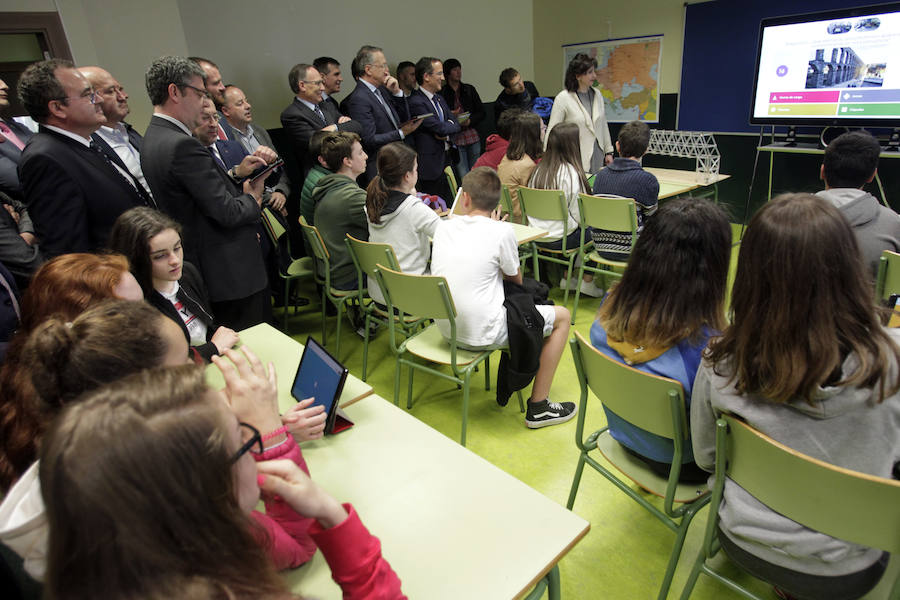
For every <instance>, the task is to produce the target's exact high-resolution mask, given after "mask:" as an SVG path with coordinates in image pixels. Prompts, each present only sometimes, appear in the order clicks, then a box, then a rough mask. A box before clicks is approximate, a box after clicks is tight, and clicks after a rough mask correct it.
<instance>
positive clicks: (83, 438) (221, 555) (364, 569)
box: [41, 351, 404, 599]
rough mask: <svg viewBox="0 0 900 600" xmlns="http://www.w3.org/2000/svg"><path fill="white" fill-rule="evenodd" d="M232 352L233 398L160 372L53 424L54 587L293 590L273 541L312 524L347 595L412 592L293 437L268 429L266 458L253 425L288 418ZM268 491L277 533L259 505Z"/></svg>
mask: <svg viewBox="0 0 900 600" xmlns="http://www.w3.org/2000/svg"><path fill="white" fill-rule="evenodd" d="M226 356H227V357H228V359H229V360H231V361H232V362H231V363H229V362H228V361H226V360H225V359H223V358H221V357H216V358H215V359H214V362H215V363H216V364H217V365H218V366H219V367H220V368H221V369H222V372H223V375H224V377H225V381H226V388H225V390H224V393H223V392H218V391H214V390H211V389H210V388H208V387H207V386H206V384H205V382H204V377H203V372H202V371H201V370H198V369H197V368H196V367H179V368H175V369H151V370H147V371H143V372H141V373H139V374H136V375H133V376H131V377H128V378H126V379H123V380H121V381H119V382H117V383H115V384H113V385H110V386H107V387H106V388H103V389H101V390H98V391H96V392H95V393H93V394H91V395H90V396H88V397H86V398H85V399H84V400H83V401H82V402H80V403H79V404H77V405H75V406H72V407H71V408H70V409H68V410H67V411H66V412H65V413H64V414H63V415H62V416H61V418H60V419H59V420H58V421H57V422H56V423H55V425H54V427H53V428H52V430H51V431H50V432H49V434H48V436H47V440H46V443H45V444H44V446H43V448H42V465H43V466H42V469H41V484H42V487H43V489H44V498H45V501H46V502H47V518H48V522H49V525H50V547H49V554H48V572H47V580H46V585H47V588H48V589H47V591H48V593H49V595H50V596H51V597H66V598H72V599H79V598H85V599H86V598H93V597H96V594H97V590H98V589H102V590H103V593H104V595H105V596H107V597H114V598H121V597H135V598H137V597H140V598H166V597H204V598H206V597H223V598H288V597H292V596H291V594H290V592H289V591H288V590H287V588H286V586H285V583H284V581H282V580H281V579H280V578H279V577H278V575H277V573H276V567H277V566H278V565H277V563H276V562H275V561H273V560H272V559H273V551H272V550H273V547H274V548H275V549H276V550H277V548H278V547H279V545H280V544H282V543H286V540H285V539H283V538H282V533H284V532H291V533H295V532H296V531H298V530H302V531H303V534H304V535H309V536H310V537H311V538H312V539H313V540H314V541H315V543H316V544H317V545H318V547H319V548H320V549H321V550H322V552H323V554H324V556H325V559H326V561H327V562H328V563H329V565H330V566H331V569H332V575H333V578H334V579H335V581H336V582H337V583H338V584H339V585H341V587H342V589H343V592H344V598H350V599H353V598H371V597H376V596H377V597H379V598H403V597H404V596H403V594H402V592H401V591H400V581H399V579H398V578H397V576H396V574H395V573H394V572H393V571H392V570H391V568H390V566H389V565H388V563H387V562H386V561H385V560H384V559H383V558H382V557H381V553H380V543H379V542H378V540H377V538H375V537H373V536H371V535H370V534H369V533H368V531H367V530H366V529H365V527H364V526H363V525H362V523H361V522H360V520H359V517H358V515H357V514H356V512H355V511H354V510H353V507H352V506H350V505H349V504H345V505H341V504H339V503H337V502H336V501H335V500H334V499H333V498H331V497H330V496H329V495H328V494H327V493H325V492H324V491H322V490H321V488H319V487H318V486H317V485H316V484H315V483H313V482H312V481H311V480H310V479H309V477H308V475H307V474H306V473H305V472H304V469H302V468H301V467H300V466H298V465H297V464H296V463H295V462H294V461H292V460H290V458H289V457H290V456H291V455H292V452H291V449H290V448H291V439H292V438H291V437H290V436H287V437H284V436H283V433H279V434H276V435H274V436H270V434H269V433H263V434H262V435H261V436H259V440H260V441H262V442H263V445H264V449H263V451H262V453H261V454H260V453H259V450H260V446H259V442H258V441H257V436H256V434H255V433H254V431H253V428H255V429H258V430H259V431H262V432H265V431H267V428H268V427H271V426H272V425H275V424H276V422H277V420H278V416H277V410H275V409H274V405H275V403H276V399H275V383H274V374H273V371H272V369H271V367H270V368H269V371H268V372H267V371H266V370H265V369H264V368H263V366H262V365H261V364H260V363H259V360H258V359H256V358H255V357H254V356H253V355H252V354H248V358H246V359H245V358H243V357H241V356H240V355H238V354H237V353H235V352H234V351H228V352H227V353H226ZM242 423H246V424H250V425H252V426H253V428H250V427H246V426H244V425H242ZM285 457H287V458H288V459H287V460H285V459H284V458H285ZM256 461H260V462H256ZM136 473H139V474H140V476H138V477H135V476H134V475H135V474H136ZM260 494H262V497H263V499H264V500H265V502H266V515H267V516H269V517H270V519H271V520H272V521H277V522H278V523H279V524H280V526H282V527H283V529H282V531H281V533H279V532H275V533H274V535H273V530H272V529H271V528H270V527H268V526H267V525H266V524H265V523H263V522H262V521H261V520H260V519H259V518H257V513H252V509H253V508H254V507H255V506H256V504H257V502H258V499H259V497H260ZM300 515H305V517H300ZM306 518H311V519H312V523H311V524H310V525H309V526H308V528H305V529H304V528H303V526H304V525H305V523H304V519H306Z"/></svg>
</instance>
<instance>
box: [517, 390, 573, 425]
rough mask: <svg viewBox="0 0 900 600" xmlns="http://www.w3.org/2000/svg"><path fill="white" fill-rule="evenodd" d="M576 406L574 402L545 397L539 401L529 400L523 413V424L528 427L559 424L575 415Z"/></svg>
mask: <svg viewBox="0 0 900 600" xmlns="http://www.w3.org/2000/svg"><path fill="white" fill-rule="evenodd" d="M576 412H578V407H577V406H575V403H574V402H550V399H549V398H545V399H544V400H541V401H540V402H529V403H528V411H527V412H526V413H525V424H526V425H527V426H528V427H529V428H530V429H538V428H539V427H547V426H548V425H559V424H560V423H565V422H566V421H568V420H569V419H571V418H572V417H574V416H575V413H576Z"/></svg>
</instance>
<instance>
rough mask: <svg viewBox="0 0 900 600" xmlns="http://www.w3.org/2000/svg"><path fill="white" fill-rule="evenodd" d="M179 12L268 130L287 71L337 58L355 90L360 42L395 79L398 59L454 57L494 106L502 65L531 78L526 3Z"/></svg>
mask: <svg viewBox="0 0 900 600" xmlns="http://www.w3.org/2000/svg"><path fill="white" fill-rule="evenodd" d="M178 6H179V9H180V12H181V21H182V23H183V24H184V33H185V37H186V39H187V44H188V50H189V52H190V53H191V54H194V55H199V56H203V57H206V58H209V59H211V60H213V61H215V62H216V63H217V64H218V65H219V67H220V68H221V70H222V75H223V77H224V79H225V82H226V83H234V84H236V85H238V86H240V87H241V88H242V89H243V90H244V92H245V93H246V94H247V96H248V97H249V99H250V102H251V103H252V104H253V110H254V119H255V120H257V121H259V122H261V123H262V124H263V125H265V126H266V127H270V128H271V127H277V126H279V121H278V115H279V114H280V113H281V111H282V110H283V109H284V107H285V106H287V105H288V104H289V103H290V102H291V99H292V97H293V94H292V93H291V91H290V88H288V84H287V74H288V71H289V70H290V69H291V67H292V66H294V65H295V64H297V63H299V62H306V63H311V62H312V61H313V60H314V59H315V58H317V57H319V56H323V55H324V56H332V57H334V58H336V59H337V60H338V61H340V62H341V66H342V71H343V73H344V84H343V88H342V90H341V93H340V94H338V96H337V97H338V99H340V98H342V97H343V96H344V95H346V94H347V93H349V92H350V91H351V90H352V89H353V85H354V82H353V78H352V77H351V76H350V61H351V60H353V56H354V55H355V54H356V51H357V50H358V49H359V47H360V46H361V45H363V44H372V45H375V46H380V47H382V48H384V51H385V55H386V56H387V60H388V63H390V65H391V69H392V72H393V68H394V66H396V64H397V63H398V62H400V61H402V60H411V61H413V62H415V61H416V60H417V59H418V58H419V57H421V56H423V55H431V56H436V57H438V58H440V59H442V60H443V59H446V58H449V57H456V58H458V59H459V60H460V62H462V65H463V80H464V81H467V82H468V83H471V84H473V85H475V86H476V87H477V88H478V90H479V93H480V94H481V96H482V98H483V99H485V100H490V101H492V100H493V99H494V98H496V96H497V94H498V93H499V91H500V88H499V85H498V84H497V75H498V74H499V72H500V70H501V69H502V68H503V67H506V66H509V65H515V66H516V67H517V68H518V69H519V70H520V71H522V72H523V73H526V74H528V75H529V76H530V74H531V73H532V72H533V56H534V50H533V43H532V1H531V0H526V1H522V0H491V2H484V1H483V0H457V1H456V2H453V3H449V4H448V3H445V2H440V3H438V2H434V3H419V4H412V3H407V2H399V1H396V0H394V1H390V0H388V1H383V2H377V3H376V2H371V1H367V0H341V1H337V2H317V3H316V4H315V10H314V11H313V10H311V9H310V4H309V3H305V2H303V3H300V2H296V1H295V0H267V1H266V2H264V3H256V4H252V3H248V2H246V1H244V0H216V1H213V0H179V2H178ZM313 14H315V18H314V19H311V18H310V17H311V16H312V15H313Z"/></svg>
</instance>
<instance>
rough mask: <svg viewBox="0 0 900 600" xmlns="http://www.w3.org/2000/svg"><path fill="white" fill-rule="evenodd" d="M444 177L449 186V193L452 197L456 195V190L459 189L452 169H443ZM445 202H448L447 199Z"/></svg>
mask: <svg viewBox="0 0 900 600" xmlns="http://www.w3.org/2000/svg"><path fill="white" fill-rule="evenodd" d="M444 175H445V176H446V177H447V184H448V185H449V186H450V191H451V192H452V193H453V195H454V196H455V195H456V190H458V189H459V184H457V183H456V175H455V174H454V173H453V168H452V167H449V166H447V167H444ZM446 200H448V201H449V200H450V199H449V198H447V199H446Z"/></svg>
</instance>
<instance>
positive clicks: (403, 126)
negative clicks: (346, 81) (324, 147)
mask: <svg viewBox="0 0 900 600" xmlns="http://www.w3.org/2000/svg"><path fill="white" fill-rule="evenodd" d="M354 61H355V63H356V66H357V68H358V69H359V80H358V81H357V83H356V89H354V90H353V93H352V94H350V96H349V98H348V99H347V109H348V110H349V112H350V117H351V118H353V120H355V121H359V123H360V125H361V126H362V133H361V134H360V137H361V138H362V143H363V149H364V150H365V151H366V154H368V155H369V160H368V163H367V164H366V172H365V173H364V175H363V176H362V177H361V180H360V185H362V186H363V187H365V185H366V184H368V183H369V181H371V180H372V178H373V177H374V176H375V159H376V157H377V156H378V150H379V149H380V148H381V147H382V146H384V145H386V144H390V143H391V142H397V141H400V140H402V139H405V138H406V136H408V135H410V134H411V133H412V132H413V131H415V130H416V129H417V128H418V127H419V125H421V124H422V120H421V119H410V114H409V108H408V107H407V105H406V98H404V97H403V90H401V89H400V84H399V83H398V82H397V80H396V79H394V77H392V76H391V73H390V71H389V70H388V63H387V59H386V58H385V57H384V52H382V50H381V48H378V47H376V46H363V47H362V48H360V49H359V52H357V54H356V58H355V59H354Z"/></svg>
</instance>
